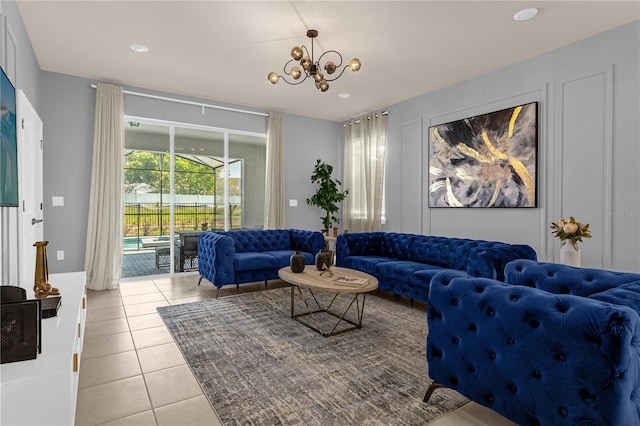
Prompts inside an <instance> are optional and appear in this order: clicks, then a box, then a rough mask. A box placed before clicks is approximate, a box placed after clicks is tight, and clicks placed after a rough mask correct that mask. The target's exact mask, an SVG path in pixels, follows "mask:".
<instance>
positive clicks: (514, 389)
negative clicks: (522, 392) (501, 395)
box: [507, 383, 518, 393]
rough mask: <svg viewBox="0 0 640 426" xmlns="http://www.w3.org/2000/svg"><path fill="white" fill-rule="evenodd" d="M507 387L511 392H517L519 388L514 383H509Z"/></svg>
mask: <svg viewBox="0 0 640 426" xmlns="http://www.w3.org/2000/svg"><path fill="white" fill-rule="evenodd" d="M507 389H509V392H511V393H516V391H517V390H518V388H517V387H516V385H514V384H513V383H509V386H508V387H507Z"/></svg>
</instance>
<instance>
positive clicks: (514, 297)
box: [509, 294, 520, 302]
mask: <svg viewBox="0 0 640 426" xmlns="http://www.w3.org/2000/svg"><path fill="white" fill-rule="evenodd" d="M518 299H520V298H519V297H518V296H516V295H515V294H512V295H511V296H509V300H511V301H512V302H517V301H518Z"/></svg>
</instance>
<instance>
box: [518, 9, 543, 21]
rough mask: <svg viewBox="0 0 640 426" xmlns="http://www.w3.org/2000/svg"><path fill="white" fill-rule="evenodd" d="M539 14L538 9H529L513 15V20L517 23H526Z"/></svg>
mask: <svg viewBox="0 0 640 426" xmlns="http://www.w3.org/2000/svg"><path fill="white" fill-rule="evenodd" d="M537 14H538V9H536V8H535V7H532V8H529V9H522V10H519V11H517V12H516V13H515V15H513V19H514V20H515V21H526V20H527V19H531V18H533V17H534V16H536V15H537Z"/></svg>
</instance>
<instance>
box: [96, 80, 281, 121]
mask: <svg viewBox="0 0 640 426" xmlns="http://www.w3.org/2000/svg"><path fill="white" fill-rule="evenodd" d="M91 87H92V88H93V89H96V88H97V87H98V86H97V85H96V84H92V85H91ZM122 93H124V94H125V95H133V96H140V97H143V98H151V99H158V100H161V101H168V102H175V103H178V104H185V105H195V106H199V107H202V115H204V109H205V108H213V109H221V110H224V111H232V112H240V113H243V114H252V115H261V116H263V117H268V116H269V114H267V113H264V112H256V111H248V110H244V109H237V108H228V107H222V106H219V105H211V104H204V103H201V102H191V101H185V100H182V99H175V98H168V97H166V96H156V95H149V94H147V93H140V92H131V91H129V90H123V91H122Z"/></svg>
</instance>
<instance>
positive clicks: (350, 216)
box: [342, 113, 387, 232]
mask: <svg viewBox="0 0 640 426" xmlns="http://www.w3.org/2000/svg"><path fill="white" fill-rule="evenodd" d="M344 136H345V138H344V139H345V142H344V188H346V189H348V190H349V194H348V195H347V198H346V200H345V202H344V204H343V209H342V219H343V221H342V223H343V229H346V230H348V231H349V232H372V231H380V230H381V229H382V213H383V207H384V206H383V202H384V158H385V147H386V144H387V116H386V114H382V113H378V114H372V115H370V116H366V117H362V118H360V119H359V120H355V121H354V122H352V123H349V124H347V125H346V126H345V134H344Z"/></svg>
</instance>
